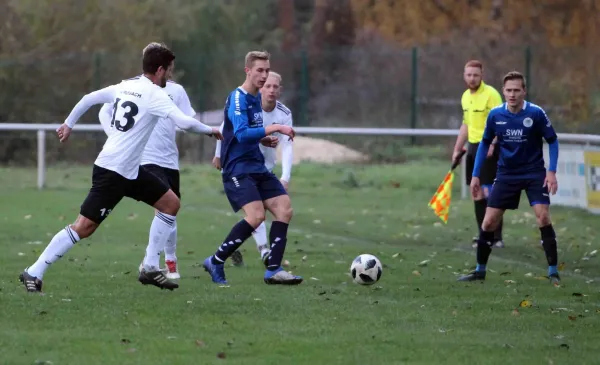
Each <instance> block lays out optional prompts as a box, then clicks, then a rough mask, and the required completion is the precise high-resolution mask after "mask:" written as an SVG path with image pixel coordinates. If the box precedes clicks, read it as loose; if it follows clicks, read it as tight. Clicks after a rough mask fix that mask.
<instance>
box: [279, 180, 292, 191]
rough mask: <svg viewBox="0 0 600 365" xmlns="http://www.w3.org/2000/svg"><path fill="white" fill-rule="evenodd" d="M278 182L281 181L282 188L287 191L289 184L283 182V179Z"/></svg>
mask: <svg viewBox="0 0 600 365" xmlns="http://www.w3.org/2000/svg"><path fill="white" fill-rule="evenodd" d="M279 181H281V185H283V188H284V189H285V191H288V186H289V184H290V183H289V182H287V181H285V180H283V179H281V180H279Z"/></svg>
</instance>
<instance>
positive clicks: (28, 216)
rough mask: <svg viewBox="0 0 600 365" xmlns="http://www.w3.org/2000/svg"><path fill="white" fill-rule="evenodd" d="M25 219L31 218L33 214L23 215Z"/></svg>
mask: <svg viewBox="0 0 600 365" xmlns="http://www.w3.org/2000/svg"><path fill="white" fill-rule="evenodd" d="M23 219H31V214H27V215H26V216H24V217H23Z"/></svg>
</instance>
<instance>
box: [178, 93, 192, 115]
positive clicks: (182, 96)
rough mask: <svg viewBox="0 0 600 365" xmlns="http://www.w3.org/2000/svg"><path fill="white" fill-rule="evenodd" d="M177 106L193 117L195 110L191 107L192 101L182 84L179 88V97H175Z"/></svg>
mask: <svg viewBox="0 0 600 365" xmlns="http://www.w3.org/2000/svg"><path fill="white" fill-rule="evenodd" d="M177 107H178V108H179V109H180V110H181V111H182V112H183V114H185V115H187V116H190V117H193V116H195V115H196V111H195V110H194V108H192V103H191V102H190V98H189V96H188V94H187V93H186V92H185V89H184V88H183V86H181V87H180V90H179V98H178V99H177Z"/></svg>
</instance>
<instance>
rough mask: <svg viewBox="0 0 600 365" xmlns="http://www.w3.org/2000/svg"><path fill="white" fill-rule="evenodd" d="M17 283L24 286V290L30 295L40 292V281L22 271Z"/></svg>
mask: <svg viewBox="0 0 600 365" xmlns="http://www.w3.org/2000/svg"><path fill="white" fill-rule="evenodd" d="M19 281H20V282H21V283H23V285H25V289H27V291H28V292H30V293H41V292H42V281H41V280H40V279H38V278H36V277H35V276H31V275H29V274H28V273H27V271H23V272H22V273H21V274H20V275H19Z"/></svg>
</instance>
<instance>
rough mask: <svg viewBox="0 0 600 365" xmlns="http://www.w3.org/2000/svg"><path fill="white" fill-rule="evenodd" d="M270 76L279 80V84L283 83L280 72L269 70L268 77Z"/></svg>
mask: <svg viewBox="0 0 600 365" xmlns="http://www.w3.org/2000/svg"><path fill="white" fill-rule="evenodd" d="M271 76H273V77H275V78H276V79H277V80H278V81H279V85H281V84H282V83H283V78H282V77H281V75H280V74H278V73H277V72H275V71H270V72H269V77H271Z"/></svg>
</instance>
